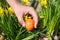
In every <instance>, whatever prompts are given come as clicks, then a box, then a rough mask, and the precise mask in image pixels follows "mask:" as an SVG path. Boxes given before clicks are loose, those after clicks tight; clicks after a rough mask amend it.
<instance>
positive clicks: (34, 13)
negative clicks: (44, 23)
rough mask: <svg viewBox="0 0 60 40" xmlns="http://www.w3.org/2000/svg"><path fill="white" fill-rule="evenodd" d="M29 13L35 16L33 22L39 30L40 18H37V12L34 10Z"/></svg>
mask: <svg viewBox="0 0 60 40" xmlns="http://www.w3.org/2000/svg"><path fill="white" fill-rule="evenodd" d="M29 13H30V14H31V15H32V16H33V20H34V22H35V24H34V28H37V24H38V16H37V14H36V12H35V11H34V9H32V10H30V11H29Z"/></svg>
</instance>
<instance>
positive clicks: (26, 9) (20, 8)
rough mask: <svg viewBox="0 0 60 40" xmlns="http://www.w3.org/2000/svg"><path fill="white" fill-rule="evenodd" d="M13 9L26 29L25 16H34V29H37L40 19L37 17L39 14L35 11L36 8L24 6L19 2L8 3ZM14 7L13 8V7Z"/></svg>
mask: <svg viewBox="0 0 60 40" xmlns="http://www.w3.org/2000/svg"><path fill="white" fill-rule="evenodd" d="M8 3H9V4H10V5H11V7H12V8H13V9H14V11H15V14H16V16H17V18H18V21H19V22H20V23H21V24H22V25H23V26H24V27H25V22H24V20H23V15H24V14H26V13H30V14H31V15H32V16H33V20H34V22H35V24H34V27H35V28H36V26H37V23H38V17H37V14H36V12H35V10H34V8H32V7H28V6H24V5H21V4H20V3H18V2H14V3H10V2H8ZM12 4H13V5H14V6H13V5H12Z"/></svg>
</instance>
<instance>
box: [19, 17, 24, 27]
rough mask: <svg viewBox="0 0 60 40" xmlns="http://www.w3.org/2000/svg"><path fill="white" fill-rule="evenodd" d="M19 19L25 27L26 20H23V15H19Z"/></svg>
mask: <svg viewBox="0 0 60 40" xmlns="http://www.w3.org/2000/svg"><path fill="white" fill-rule="evenodd" d="M18 21H19V22H20V23H21V24H22V26H23V27H25V22H24V20H23V17H18Z"/></svg>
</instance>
